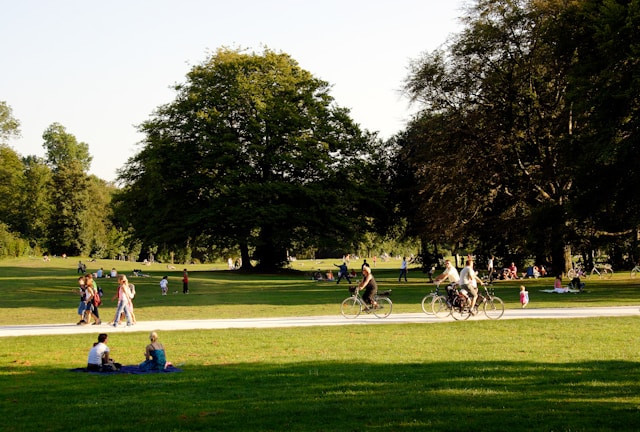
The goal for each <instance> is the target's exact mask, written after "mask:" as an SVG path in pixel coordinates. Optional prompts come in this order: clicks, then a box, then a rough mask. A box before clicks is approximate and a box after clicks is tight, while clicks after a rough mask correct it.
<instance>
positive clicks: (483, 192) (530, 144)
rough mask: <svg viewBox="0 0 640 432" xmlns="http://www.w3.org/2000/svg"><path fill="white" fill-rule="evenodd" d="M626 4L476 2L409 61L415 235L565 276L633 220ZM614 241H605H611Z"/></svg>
mask: <svg viewBox="0 0 640 432" xmlns="http://www.w3.org/2000/svg"><path fill="white" fill-rule="evenodd" d="M637 9H638V7H637V4H636V2H623V1H604V2H603V1H587V2H575V3H568V2H530V1H509V2H490V1H478V2H477V3H476V4H475V5H474V6H473V7H471V8H470V9H469V10H468V12H467V15H466V17H465V23H466V27H465V29H464V30H463V31H462V32H461V33H460V34H459V35H457V36H456V37H455V38H454V39H453V40H452V41H451V44H450V45H449V46H447V47H446V50H444V51H436V52H433V53H430V54H427V55H425V56H424V57H423V58H422V59H420V60H419V61H417V62H415V63H414V64H413V65H412V70H411V74H410V76H409V78H408V79H407V81H406V86H405V89H406V91H407V93H408V94H409V96H410V97H411V98H412V99H413V100H414V101H416V102H419V103H420V104H421V107H422V108H423V110H422V111H421V112H420V113H419V114H418V115H417V116H416V117H415V119H414V120H413V121H412V122H411V123H410V125H409V127H408V129H407V131H406V132H405V133H404V134H403V135H401V136H400V137H399V138H398V139H399V141H398V142H399V144H400V145H401V148H402V151H401V153H400V162H399V164H404V165H406V166H410V167H412V168H413V169H412V170H411V171H412V176H411V178H408V179H405V180H404V184H405V185H407V186H408V189H407V190H408V191H410V193H411V194H412V196H414V197H416V198H417V201H418V202H417V203H416V204H414V205H413V206H411V207H409V212H408V214H407V216H408V218H409V221H410V223H411V227H412V230H413V231H414V232H416V233H418V234H420V235H422V236H424V237H426V238H427V239H431V240H433V241H438V240H439V238H441V237H444V238H445V239H446V240H447V241H453V242H456V243H457V244H460V245H469V244H475V245H476V246H477V247H479V249H480V250H490V251H492V252H494V253H498V254H501V255H535V256H536V257H541V258H542V259H544V260H545V261H546V260H551V261H552V262H553V265H554V268H555V269H556V271H564V270H565V269H566V267H567V265H568V264H569V263H568V262H565V257H566V256H567V254H568V252H569V250H570V249H568V247H569V246H573V247H574V248H579V249H581V250H585V251H589V252H590V251H591V250H593V249H596V248H598V247H602V246H603V245H605V244H607V243H609V244H611V238H614V239H615V238H620V236H621V235H625V234H628V233H631V232H632V230H634V229H635V228H636V227H637V226H638V224H639V219H638V214H640V212H638V209H639V208H638V203H639V202H640V198H638V197H639V196H640V195H639V194H638V193H637V190H638V186H639V185H640V183H639V181H640V178H638V173H637V172H638V170H637V169H636V168H635V167H637V166H638V162H640V159H639V158H640V156H639V155H640V152H639V151H638V150H639V149H638V137H637V129H638V128H637V127H636V122H637V118H638V116H637V115H636V113H637V110H638V100H637V94H638V88H639V87H640V84H639V83H638V82H637V81H638V73H637V72H638V60H637V47H638V43H637V40H638V34H640V33H638V32H637V28H638V22H639V21H640V18H639V17H638V10H637ZM616 236H617V237H616Z"/></svg>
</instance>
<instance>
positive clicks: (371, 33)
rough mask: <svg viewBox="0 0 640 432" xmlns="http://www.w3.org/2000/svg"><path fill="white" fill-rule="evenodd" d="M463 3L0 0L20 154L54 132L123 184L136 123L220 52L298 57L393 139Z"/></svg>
mask: <svg viewBox="0 0 640 432" xmlns="http://www.w3.org/2000/svg"><path fill="white" fill-rule="evenodd" d="M463 3H464V0H388V1H381V0H342V1H337V0H321V1H311V0H309V1H302V0H298V1H296V0H274V1H271V0H262V1H260V0H235V1H228V0H225V1H217V0H208V1H206V0H180V1H177V0H174V1H169V0H148V1H142V0H111V1H105V2H97V1H92V0H88V1H87V0H19V1H18V0H0V6H1V10H2V16H1V17H0V40H1V41H2V43H1V44H0V58H1V59H2V67H1V68H0V100H3V101H6V102H7V103H8V104H9V106H11V107H12V109H13V114H14V116H15V117H16V118H17V119H18V120H20V122H21V131H22V137H21V138H19V139H15V140H12V141H11V142H10V145H11V146H12V147H13V148H14V149H15V150H16V151H17V152H18V153H20V154H21V155H23V156H26V155H32V154H35V155H38V156H43V155H44V150H43V148H42V133H43V132H44V130H45V129H46V128H47V127H48V126H49V125H50V124H52V123H54V122H58V123H61V124H62V125H63V126H65V128H66V129H67V131H68V132H69V133H71V134H73V135H75V137H76V138H77V139H78V140H79V141H83V142H86V143H87V144H88V145H89V151H90V152H91V154H92V156H93V163H92V165H91V168H90V169H89V172H90V173H92V174H95V175H97V176H98V177H100V178H103V179H105V180H114V179H115V177H116V169H117V168H118V167H121V166H122V165H123V164H124V163H125V162H126V161H127V159H128V158H129V157H131V156H133V155H134V154H135V153H136V152H137V151H138V149H139V146H137V145H136V144H137V143H138V142H140V141H141V139H142V136H141V135H140V134H138V132H137V131H136V128H135V125H138V124H140V123H141V122H143V121H144V120H146V119H148V118H149V116H150V114H151V113H152V112H153V110H154V109H155V108H156V107H158V106H159V105H162V104H165V103H168V102H171V101H172V100H173V99H174V96H175V95H174V92H173V90H171V89H170V86H171V85H173V84H175V83H178V82H183V81H184V77H185V75H186V73H187V72H188V71H189V69H190V68H191V66H192V65H195V64H198V63H200V62H202V61H203V60H205V59H206V58H207V56H208V53H210V52H214V51H215V50H216V49H217V48H219V47H221V46H227V47H232V48H234V47H242V48H249V49H253V50H255V51H261V50H262V47H263V46H267V47H268V48H270V49H272V50H275V51H282V52H285V53H287V54H289V55H291V56H292V57H293V58H294V59H295V60H297V61H298V63H299V64H300V65H301V67H303V68H304V69H306V70H308V71H310V72H311V73H312V74H313V75H314V76H316V77H318V78H321V79H323V80H325V81H328V82H329V83H330V84H332V85H333V91H332V96H333V97H334V98H335V100H336V103H337V104H338V105H340V106H342V107H346V108H349V109H350V110H351V115H352V117H353V118H354V119H355V121H356V122H358V123H359V124H360V125H361V127H362V128H364V129H368V130H370V131H377V132H379V133H380V136H381V137H382V138H388V137H390V136H392V135H393V134H395V133H396V132H398V131H399V130H401V129H402V128H403V127H404V124H405V122H406V120H407V119H408V118H409V116H410V112H411V111H410V107H409V106H408V102H407V101H406V99H404V98H403V97H402V96H401V94H400V92H399V89H400V88H401V86H402V81H403V79H404V78H405V77H406V75H407V66H408V65H409V61H410V60H411V59H415V58H417V57H419V56H420V54H421V53H423V52H425V51H432V50H434V49H436V48H438V47H439V46H441V45H442V44H443V43H444V42H445V41H446V40H447V38H448V37H449V36H450V35H451V34H453V33H455V32H457V31H459V30H460V28H461V27H460V23H459V21H458V17H459V16H460V15H461V14H462V10H461V7H462V5H463Z"/></svg>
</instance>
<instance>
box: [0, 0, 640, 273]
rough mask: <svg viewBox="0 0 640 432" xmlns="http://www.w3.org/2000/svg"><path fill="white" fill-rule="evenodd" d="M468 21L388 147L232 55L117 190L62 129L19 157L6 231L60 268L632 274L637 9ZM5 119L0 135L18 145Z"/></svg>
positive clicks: (314, 83) (159, 125)
mask: <svg viewBox="0 0 640 432" xmlns="http://www.w3.org/2000/svg"><path fill="white" fill-rule="evenodd" d="M463 18H464V23H465V27H464V29H463V30H462V31H461V32H460V33H459V34H457V35H455V36H454V37H453V38H452V39H451V40H450V42H449V43H448V44H447V45H445V47H444V48H442V49H439V50H436V51H433V52H430V53H426V54H425V55H424V56H423V57H422V58H420V59H417V60H416V61H414V62H413V63H412V64H411V68H410V73H409V76H408V77H407V80H406V82H405V91H406V94H407V95H408V97H409V98H410V99H411V100H412V101H413V102H414V103H416V104H417V105H418V106H419V107H420V108H421V109H420V111H419V113H418V114H417V115H415V117H414V118H413V119H411V121H410V122H409V124H408V126H407V127H406V129H405V130H403V131H401V132H400V133H398V134H397V135H396V136H395V137H393V138H392V139H390V140H388V141H387V142H383V141H382V140H380V139H379V138H378V137H377V135H376V134H373V133H370V132H368V131H363V130H361V129H360V127H359V126H358V125H357V124H355V122H354V121H353V120H352V119H351V118H350V116H349V112H348V110H346V109H345V108H342V107H340V106H338V105H337V104H336V103H335V101H334V99H333V98H332V97H331V95H330V89H331V88H330V85H329V84H328V83H327V82H324V81H322V80H319V79H317V78H316V77H314V76H313V75H312V74H311V73H309V72H308V71H305V70H303V69H302V68H300V66H299V65H298V64H297V63H296V61H295V60H294V59H292V58H291V57H290V56H288V55H286V54H283V53H276V52H273V51H271V50H268V49H265V50H264V51H263V52H262V53H259V54H257V53H250V52H246V51H242V50H232V49H226V48H225V49H220V50H218V51H217V52H216V53H214V54H213V55H211V56H209V58H207V59H206V60H205V61H204V62H202V63H201V64H199V65H196V66H195V67H193V68H192V70H191V71H190V72H189V74H188V75H187V77H186V81H185V82H184V83H183V84H180V85H177V86H176V87H175V90H176V98H175V100H174V101H173V102H171V103H169V104H167V105H164V106H161V107H159V108H158V109H157V110H156V111H155V112H154V114H153V115H152V116H151V117H150V119H149V120H147V121H145V122H144V123H142V125H140V130H141V132H143V134H144V136H145V139H144V141H143V142H142V143H141V150H140V151H139V152H138V154H137V155H135V156H134V157H133V158H131V159H130V160H129V162H128V163H127V164H126V166H125V168H124V169H122V170H121V171H120V173H119V182H120V183H121V186H122V187H121V188H120V189H115V188H114V187H112V186H110V185H107V184H105V183H104V182H101V181H99V180H98V179H96V178H94V177H90V176H87V175H86V174H85V173H86V169H87V168H88V166H89V163H90V162H91V158H90V156H89V155H88V153H87V151H86V145H84V144H83V143H77V142H76V141H75V138H73V136H71V135H69V134H68V133H66V131H65V130H64V128H63V127H62V126H60V125H57V124H54V125H52V126H51V127H50V128H49V129H48V130H47V131H46V132H45V134H44V136H43V139H44V143H45V144H44V145H45V148H46V150H47V156H46V157H45V159H44V160H38V159H37V158H33V157H27V158H22V159H21V158H19V157H17V155H11V152H12V151H11V149H10V148H8V147H7V146H6V145H5V146H3V147H2V151H3V156H2V158H3V159H2V164H3V168H2V169H3V170H4V171H3V174H2V175H5V176H7V178H10V179H11V182H8V183H6V184H10V185H14V184H21V185H24V187H21V188H18V189H16V188H9V189H11V190H8V191H7V192H8V194H6V195H5V194H2V197H3V198H2V199H4V200H5V202H3V203H1V204H0V208H1V209H2V214H0V220H1V221H3V222H4V223H5V224H6V225H7V226H8V227H9V229H10V230H13V231H15V232H17V233H20V235H21V236H23V237H24V238H27V239H30V240H32V241H35V242H36V243H38V244H44V245H47V247H48V248H49V249H50V250H51V251H52V252H53V253H55V252H56V251H62V249H65V252H66V253H74V252H78V253H88V252H91V253H104V252H106V251H107V250H108V253H107V255H114V254H115V253H116V252H117V253H124V252H122V251H129V252H130V251H132V250H133V251H136V252H140V250H141V249H142V253H143V254H160V255H167V254H168V253H169V251H175V252H176V253H177V254H178V257H177V259H179V260H182V261H190V260H191V259H192V258H194V257H197V258H199V259H212V258H215V257H216V256H218V255H225V254H227V253H228V252H227V251H234V252H235V251H238V252H239V253H240V255H241V257H242V261H243V263H245V265H248V263H251V262H252V261H253V262H257V263H258V266H259V267H260V268H261V269H262V270H272V269H274V268H278V267H280V266H282V265H283V264H284V263H285V262H286V260H287V257H288V256H289V255H295V254H298V253H307V254H309V253H311V252H310V251H313V252H314V253H315V252H316V251H320V252H322V251H342V252H344V251H353V250H360V251H366V252H369V253H371V252H372V253H374V254H375V253H377V252H380V249H379V245H380V244H383V242H384V241H385V240H388V239H389V238H396V239H397V238H404V237H407V236H408V237H411V238H419V239H420V240H421V244H422V249H423V254H422V255H423V257H424V258H425V261H426V262H425V264H431V262H432V261H433V260H434V259H435V258H436V257H437V256H438V254H439V252H441V251H442V248H443V247H447V248H449V249H450V250H451V251H452V252H460V253H484V254H495V255H497V256H501V257H504V258H505V259H508V260H511V259H515V258H518V259H522V258H524V257H535V259H536V260H537V261H538V262H540V263H547V264H549V263H552V264H553V265H554V267H555V269H556V271H562V270H564V269H566V267H567V266H568V265H570V258H571V256H572V254H573V253H574V252H575V251H576V250H578V251H579V252H582V253H583V254H584V255H585V259H586V260H591V259H593V255H592V253H591V252H592V251H595V250H603V249H606V250H607V252H608V255H609V256H611V257H613V258H614V260H616V261H615V262H614V263H615V264H620V263H622V261H623V259H631V260H635V259H636V258H637V256H635V251H637V248H638V244H637V239H638V227H639V226H640V220H639V216H638V215H639V214H640V213H639V212H638V210H639V206H640V202H639V201H640V195H639V194H637V193H636V190H637V189H638V185H639V184H640V183H639V180H640V178H638V176H639V174H638V172H637V170H636V167H637V166H638V162H640V161H639V158H640V152H639V151H638V137H637V130H638V124H637V122H638V117H637V115H636V113H637V110H638V104H639V101H638V98H637V95H638V94H639V92H638V88H639V84H640V83H639V81H638V80H639V76H640V75H639V74H638V72H639V71H640V69H639V67H638V65H639V61H638V56H637V52H638V48H639V45H638V42H639V39H638V38H640V36H638V35H639V34H640V33H639V32H638V31H637V30H638V27H639V24H640V8H638V4H637V2H635V1H625V0H581V1H571V0H545V1H532V0H502V1H494V0H477V1H476V2H475V3H474V4H473V5H472V6H471V7H469V9H468V10H467V11H466V13H465V16H464V17H463ZM2 119H3V120H2V127H3V129H2V130H3V133H4V134H5V135H3V137H6V136H7V135H6V134H7V133H12V131H16V130H17V127H18V125H17V123H16V122H15V121H13V120H12V118H11V116H10V115H9V116H8V117H7V118H2ZM12 121H13V123H12ZM12 124H13V126H12ZM6 131H8V132H6ZM10 160H11V161H13V162H11V163H9V162H6V161H10ZM2 184H5V183H2ZM39 187H40V189H38V188H39ZM47 190H51V191H53V193H52V194H51V196H47V193H46V191H47ZM15 191H19V192H15ZM26 191H29V192H26ZM38 191H40V192H41V195H38ZM9 192H11V193H13V194H14V195H11V194H10V193H9ZM21 194H22V195H21ZM96 195H99V197H98V199H96ZM112 196H113V201H112V204H113V208H115V211H114V212H113V213H112V212H111V211H110V209H111V208H112V206H110V205H107V204H108V203H109V202H111V199H112V198H111V197H112ZM89 197H91V200H90V201H89ZM27 198H28V200H31V201H35V202H34V203H33V205H29V206H28V207H29V208H28V211H25V204H26V201H28V200H27ZM29 211H30V212H29ZM27 214H28V216H29V218H25V217H24V215H27ZM623 252H626V255H625V253H623ZM134 255H137V253H136V254H134Z"/></svg>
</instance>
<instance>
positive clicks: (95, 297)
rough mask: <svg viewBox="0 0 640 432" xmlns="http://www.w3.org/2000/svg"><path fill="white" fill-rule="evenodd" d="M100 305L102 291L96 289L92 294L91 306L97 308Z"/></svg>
mask: <svg viewBox="0 0 640 432" xmlns="http://www.w3.org/2000/svg"><path fill="white" fill-rule="evenodd" d="M101 304H102V290H101V289H100V288H97V289H96V290H95V293H94V294H93V305H94V306H95V307H98V306H100V305H101Z"/></svg>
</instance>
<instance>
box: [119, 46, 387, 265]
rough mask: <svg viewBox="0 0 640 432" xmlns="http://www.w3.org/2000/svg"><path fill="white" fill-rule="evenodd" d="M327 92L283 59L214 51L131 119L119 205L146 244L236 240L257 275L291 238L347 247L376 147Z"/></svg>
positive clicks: (361, 213) (369, 197)
mask: <svg viewBox="0 0 640 432" xmlns="http://www.w3.org/2000/svg"><path fill="white" fill-rule="evenodd" d="M329 90H330V86H329V84H328V83H326V82H324V81H322V80H320V79H317V78H315V77H313V76H312V75H311V74H310V73H309V72H307V71H305V70H303V69H302V68H300V66H299V65H298V64H297V62H295V60H293V59H292V58H291V57H290V56H288V55H286V54H283V53H276V52H273V51H270V50H268V49H266V50H264V52H263V53H261V54H256V53H247V52H242V51H240V50H230V49H220V50H218V51H217V52H216V53H215V54H214V55H212V56H211V57H210V58H208V59H207V60H206V61H204V62H203V63H202V64H200V65H197V66H195V67H193V69H192V70H191V71H190V72H189V74H188V75H187V81H186V82H185V83H184V84H180V85H177V86H176V91H177V96H176V99H175V101H174V102H172V103H170V104H168V105H165V106H162V107H160V108H158V110H157V111H156V113H155V114H154V115H153V117H152V118H151V119H149V120H148V121H146V122H145V123H143V124H142V125H141V127H140V129H141V131H142V132H144V134H145V136H146V138H145V140H144V142H143V148H142V150H141V151H140V152H139V153H138V154H137V155H136V156H134V157H133V158H132V159H131V160H130V161H129V162H128V164H127V167H126V168H125V169H124V170H122V171H121V173H120V180H121V181H122V182H123V184H124V187H123V190H122V192H121V193H120V194H119V195H118V210H117V212H118V213H120V214H122V215H123V216H124V220H126V221H128V222H130V223H131V224H132V225H133V227H134V228H135V230H136V233H138V234H139V235H140V236H141V238H142V239H143V240H144V241H145V242H147V243H148V244H168V245H184V244H185V243H188V242H191V244H193V243H194V242H198V241H206V242H208V243H210V244H215V245H218V246H224V247H231V246H234V245H237V246H238V247H239V248H240V250H241V254H242V259H243V264H245V265H250V264H249V263H250V259H251V258H253V259H255V260H257V261H258V265H259V266H260V267H261V268H262V269H266V270H269V269H274V268H277V267H279V266H280V265H281V264H283V263H284V262H285V260H286V259H287V253H288V251H289V250H290V248H292V247H293V245H294V244H295V245H298V246H299V247H300V246H305V245H316V246H318V245H321V244H336V245H340V244H342V246H346V245H348V244H350V242H351V240H353V237H354V235H355V234H356V233H358V232H360V231H361V229H362V228H363V227H364V226H366V225H367V223H366V220H367V219H366V216H368V215H370V214H372V212H374V211H375V208H376V206H377V204H375V203H376V198H377V197H376V194H380V193H381V192H380V189H379V188H375V184H372V182H373V179H374V176H373V173H374V172H375V168H374V167H375V164H376V159H375V158H373V157H372V154H373V153H375V152H376V151H378V150H379V147H376V145H377V144H376V140H375V137H374V136H372V135H370V134H367V133H364V132H362V131H361V130H360V128H359V127H358V125H356V124H355V123H354V122H353V120H352V119H351V118H350V117H349V113H348V111H347V110H346V109H344V108H340V107H338V106H336V104H335V103H334V100H333V98H332V97H331V96H330V94H329ZM378 144H379V143H378Z"/></svg>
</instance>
